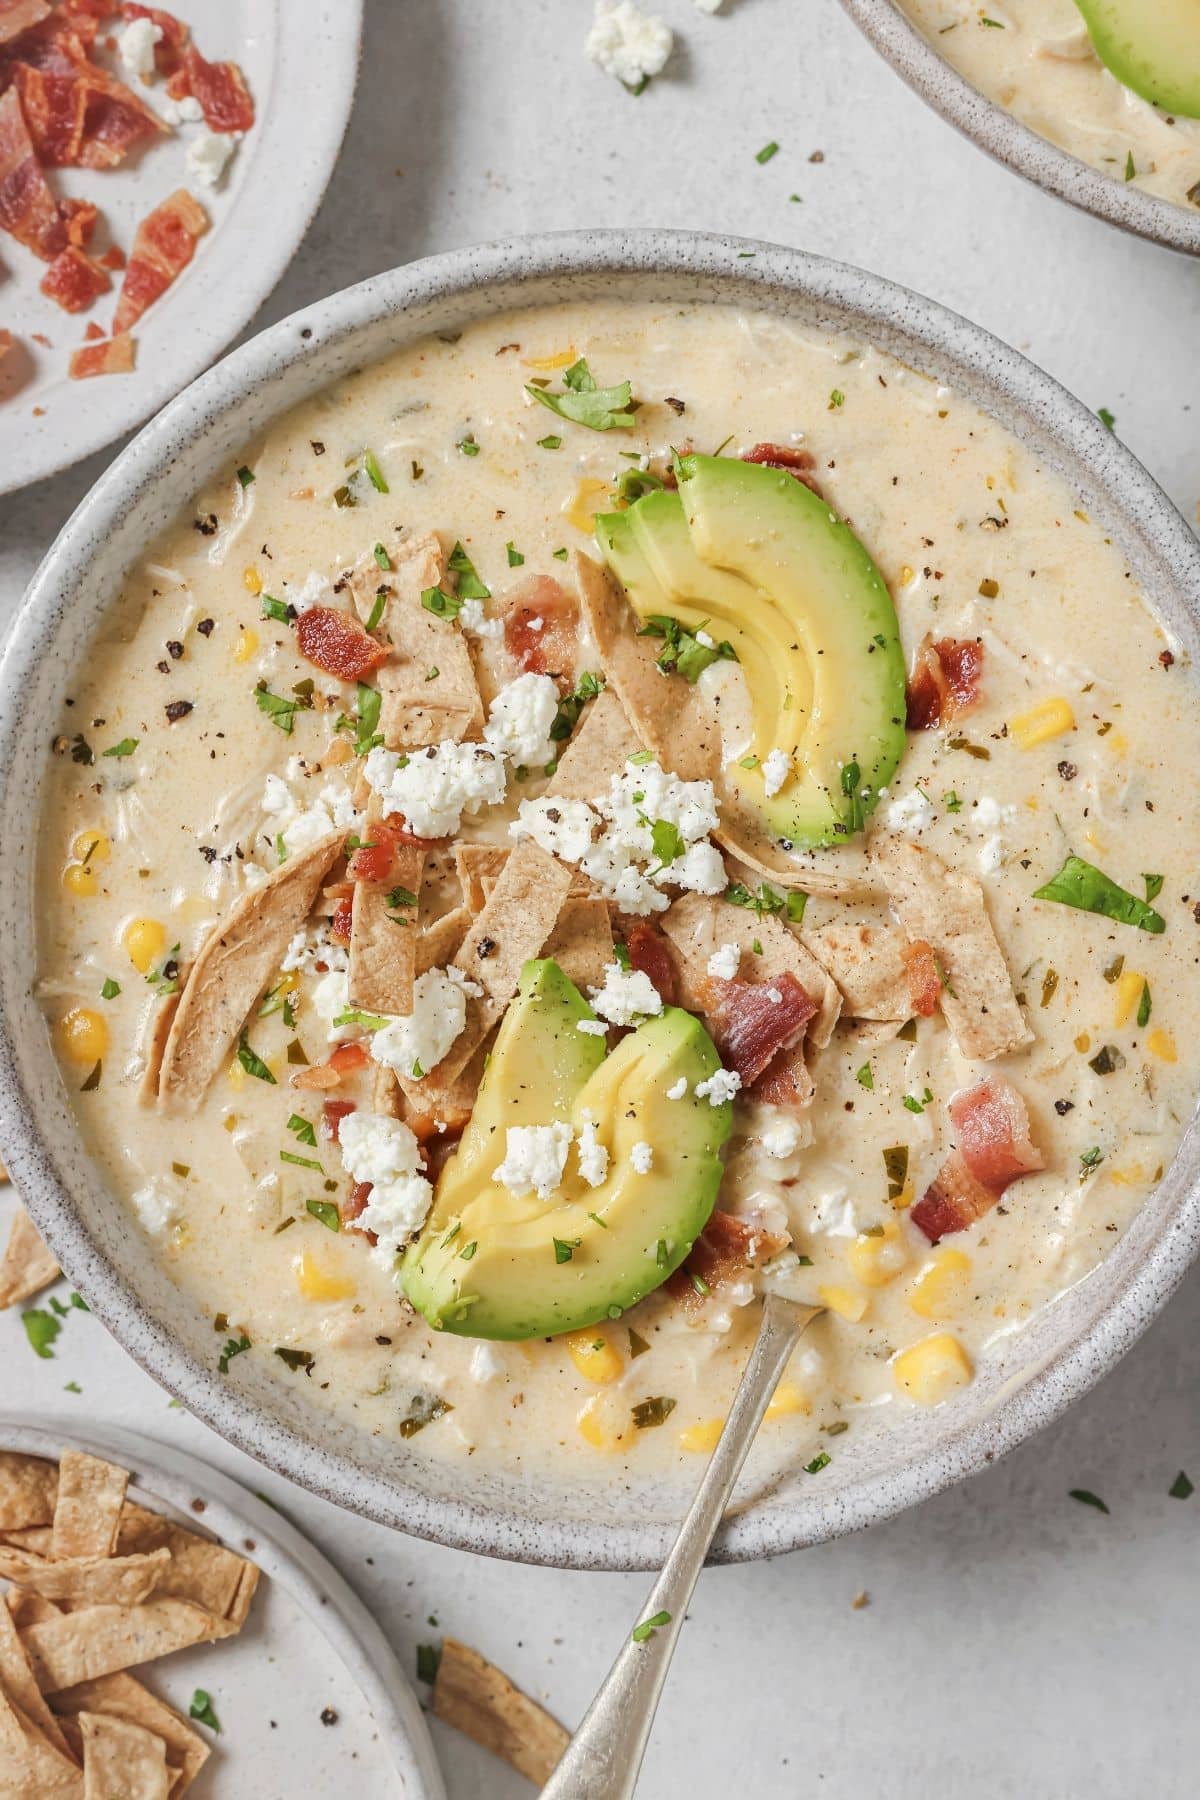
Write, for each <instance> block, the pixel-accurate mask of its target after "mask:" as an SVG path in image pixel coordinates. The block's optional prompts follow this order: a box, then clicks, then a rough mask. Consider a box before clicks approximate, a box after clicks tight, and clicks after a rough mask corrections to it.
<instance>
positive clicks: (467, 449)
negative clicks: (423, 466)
mask: <svg viewBox="0 0 1200 1800" xmlns="http://www.w3.org/2000/svg"><path fill="white" fill-rule="evenodd" d="M458 448H459V450H460V452H461V454H462V455H463V456H478V455H479V445H478V444H477V443H476V442H475V436H474V433H473V432H468V433H467V436H466V437H464V438H459V440H458ZM413 468H414V470H415V468H416V464H415V463H414V464H413ZM413 479H414V480H415V479H416V476H415V474H414V477H413Z"/></svg>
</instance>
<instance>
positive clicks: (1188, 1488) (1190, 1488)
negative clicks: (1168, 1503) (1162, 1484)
mask: <svg viewBox="0 0 1200 1800" xmlns="http://www.w3.org/2000/svg"><path fill="white" fill-rule="evenodd" d="M1195 1491H1196V1486H1195V1483H1194V1482H1192V1481H1189V1480H1188V1478H1187V1476H1186V1475H1185V1474H1184V1472H1183V1470H1182V1469H1180V1471H1179V1473H1178V1475H1177V1476H1176V1477H1175V1479H1174V1481H1173V1482H1172V1483H1171V1485H1170V1487H1169V1488H1168V1489H1167V1493H1168V1494H1169V1496H1170V1497H1171V1499H1172V1500H1190V1499H1191V1497H1192V1495H1193V1494H1194V1493H1195Z"/></svg>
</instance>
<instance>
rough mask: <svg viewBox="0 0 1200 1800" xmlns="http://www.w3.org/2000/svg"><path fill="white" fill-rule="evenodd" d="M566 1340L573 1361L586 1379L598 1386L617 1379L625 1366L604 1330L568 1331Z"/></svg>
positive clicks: (603, 1385)
mask: <svg viewBox="0 0 1200 1800" xmlns="http://www.w3.org/2000/svg"><path fill="white" fill-rule="evenodd" d="M565 1341H566V1346H567V1351H568V1354H569V1355H570V1358H571V1361H572V1362H573V1363H574V1364H575V1367H576V1368H577V1369H578V1371H579V1373H580V1374H581V1375H582V1376H583V1379H584V1380H585V1381H594V1382H595V1384H596V1386H597V1387H605V1386H607V1384H608V1383H609V1382H610V1381H616V1379H617V1377H618V1376H619V1375H620V1373H621V1369H622V1367H623V1365H622V1362H621V1357H620V1353H619V1351H617V1350H615V1349H614V1348H613V1346H612V1344H611V1343H610V1342H609V1340H608V1338H606V1337H605V1335H604V1333H603V1332H602V1331H596V1330H592V1331H572V1332H568V1334H567V1337H566V1340H565Z"/></svg>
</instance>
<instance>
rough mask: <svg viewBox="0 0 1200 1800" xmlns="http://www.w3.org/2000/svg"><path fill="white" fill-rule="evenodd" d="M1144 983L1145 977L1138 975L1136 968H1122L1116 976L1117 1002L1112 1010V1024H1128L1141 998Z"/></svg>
mask: <svg viewBox="0 0 1200 1800" xmlns="http://www.w3.org/2000/svg"><path fill="white" fill-rule="evenodd" d="M1145 985H1146V977H1145V976H1144V975H1139V974H1138V972H1137V970H1136V969H1123V970H1122V971H1121V973H1120V975H1119V976H1118V977H1117V1004H1116V1009H1115V1011H1114V1012H1113V1024H1114V1025H1128V1023H1129V1021H1130V1019H1132V1017H1133V1015H1134V1013H1135V1012H1136V1010H1137V1008H1138V1006H1139V1004H1140V1002H1141V998H1142V989H1143V988H1144V987H1145Z"/></svg>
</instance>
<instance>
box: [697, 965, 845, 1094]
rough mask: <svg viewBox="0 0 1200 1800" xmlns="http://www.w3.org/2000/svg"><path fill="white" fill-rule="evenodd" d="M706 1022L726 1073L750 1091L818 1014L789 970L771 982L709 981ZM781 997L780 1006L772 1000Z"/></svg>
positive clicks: (703, 994)
mask: <svg viewBox="0 0 1200 1800" xmlns="http://www.w3.org/2000/svg"><path fill="white" fill-rule="evenodd" d="M700 992H701V998H702V1000H703V1003H704V1016H705V1019H706V1021H707V1023H708V1026H709V1029H710V1030H711V1032H712V1035H713V1041H714V1043H715V1044H716V1046H717V1048H718V1050H719V1051H720V1052H721V1061H722V1062H723V1063H724V1064H725V1067H726V1068H727V1069H734V1070H736V1071H737V1073H738V1074H739V1075H740V1076H741V1078H742V1085H743V1086H744V1087H749V1086H750V1084H751V1082H752V1081H756V1080H757V1079H758V1077H759V1076H760V1075H761V1074H762V1073H763V1071H764V1070H765V1069H766V1068H767V1067H768V1066H769V1064H770V1063H771V1062H772V1061H773V1059H774V1058H775V1056H776V1055H777V1054H778V1052H779V1051H780V1050H782V1049H783V1048H784V1046H785V1045H789V1044H792V1043H794V1042H795V1040H796V1038H797V1037H798V1036H799V1035H800V1033H801V1032H802V1031H803V1029H804V1027H805V1026H806V1025H807V1024H808V1021H809V1020H810V1019H811V1018H812V1017H813V1016H814V1015H815V1014H816V1012H817V1010H818V1008H817V1004H816V1001H815V1000H812V999H810V998H809V996H808V994H807V993H806V992H805V991H804V989H803V988H802V987H801V985H800V983H799V982H798V981H797V980H796V977H795V976H794V975H793V974H792V972H791V970H790V969H786V970H785V971H784V972H783V974H782V975H777V976H775V977H773V978H772V980H770V981H761V982H760V981H724V980H722V979H721V978H720V977H719V976H715V975H709V976H706V978H705V979H704V981H703V982H702V983H701V987H700ZM772 994H778V995H779V996H780V997H779V999H778V1000H772V999H771V997H770V996H771V995H772Z"/></svg>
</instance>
